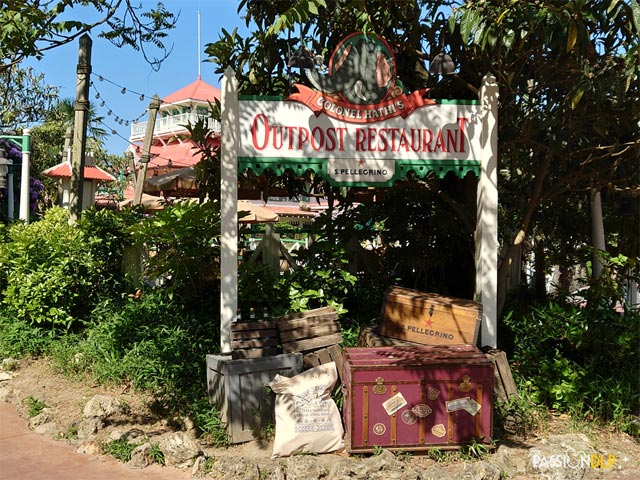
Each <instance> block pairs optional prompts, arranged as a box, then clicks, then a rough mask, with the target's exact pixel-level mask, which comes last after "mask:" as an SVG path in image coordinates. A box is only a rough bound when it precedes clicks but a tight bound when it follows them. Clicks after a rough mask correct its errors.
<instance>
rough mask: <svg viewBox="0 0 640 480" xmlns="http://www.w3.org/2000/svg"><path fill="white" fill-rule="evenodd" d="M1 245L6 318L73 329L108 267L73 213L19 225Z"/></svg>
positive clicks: (52, 214)
mask: <svg viewBox="0 0 640 480" xmlns="http://www.w3.org/2000/svg"><path fill="white" fill-rule="evenodd" d="M8 236H9V241H8V242H5V243H2V244H0V269H1V270H2V271H3V273H2V275H1V277H2V279H3V281H4V282H5V284H4V285H3V292H2V294H3V298H2V303H3V304H4V306H5V308H6V313H7V314H9V315H13V316H15V317H17V318H19V319H21V320H23V321H25V322H28V323H30V324H41V325H45V326H49V327H54V328H64V329H68V328H70V327H71V326H72V325H73V324H74V323H75V322H77V321H78V320H80V319H82V318H83V317H84V316H85V315H86V314H87V313H88V312H89V311H90V308H91V303H92V301H93V300H94V299H95V296H94V293H95V285H96V284H97V283H98V278H99V275H100V272H101V268H102V264H101V262H99V261H97V260H96V259H95V258H94V257H93V255H92V253H91V250H92V245H91V243H92V242H93V241H95V240H94V239H91V238H87V237H86V235H84V234H83V232H82V231H81V230H80V229H78V228H76V227H73V226H71V225H69V223H68V212H67V211H66V210H63V209H61V208H53V209H51V210H49V211H48V212H47V213H46V215H45V216H44V218H43V219H42V220H40V221H38V222H34V223H31V224H28V225H25V224H22V223H15V224H13V225H12V226H11V227H10V229H9V234H8Z"/></svg>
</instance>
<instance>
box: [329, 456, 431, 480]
mask: <svg viewBox="0 0 640 480" xmlns="http://www.w3.org/2000/svg"><path fill="white" fill-rule="evenodd" d="M328 478H330V479H331V480H347V479H359V480H422V478H423V477H422V472H421V471H419V470H418V469H415V468H413V467H410V466H408V465H405V464H404V463H403V462H401V461H400V460H398V459H397V458H396V456H395V455H394V454H393V453H392V452H391V451H389V450H383V451H382V452H381V453H380V454H379V455H375V456H372V457H368V458H365V459H362V460H361V461H352V460H340V461H338V462H336V463H334V464H333V466H332V468H331V472H330V474H329V476H328Z"/></svg>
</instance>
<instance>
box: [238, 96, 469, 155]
mask: <svg viewBox="0 0 640 480" xmlns="http://www.w3.org/2000/svg"><path fill="white" fill-rule="evenodd" d="M240 109H241V113H240V118H242V119H243V121H242V122H241V124H242V125H246V126H244V127H242V128H241V129H240V139H239V141H240V142H239V152H238V157H251V158H274V157H278V158H310V159H317V158H324V159H330V158H333V159H335V158H338V159H353V158H356V159H362V158H364V159H366V160H369V159H371V160H397V159H411V160H419V159H442V160H454V159H455V160H477V159H478V158H480V120H479V116H478V114H477V110H478V105H477V104H456V103H440V104H438V105H435V106H431V107H425V108H422V109H418V110H416V111H415V112H414V113H413V114H412V115H410V116H409V117H408V118H406V119H404V118H402V117H394V118H392V119H389V120H385V121H383V122H376V123H371V124H367V125H362V124H354V123H347V122H343V121H339V120H336V119H333V118H330V117H328V116H327V115H325V114H321V115H319V116H316V115H315V113H314V112H313V111H311V110H309V109H308V108H307V107H305V106H303V105H300V104H299V103H290V102H282V101H271V100H241V101H240Z"/></svg>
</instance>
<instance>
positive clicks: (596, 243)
mask: <svg viewBox="0 0 640 480" xmlns="http://www.w3.org/2000/svg"><path fill="white" fill-rule="evenodd" d="M591 236H592V242H593V249H594V252H593V262H592V263H593V273H592V277H593V279H594V280H597V279H598V278H599V277H600V274H601V273H602V269H603V265H602V260H601V259H600V256H599V255H598V252H600V251H606V250H607V246H606V244H605V241H604V220H603V218H602V197H601V195H600V190H598V189H595V188H594V189H592V190H591Z"/></svg>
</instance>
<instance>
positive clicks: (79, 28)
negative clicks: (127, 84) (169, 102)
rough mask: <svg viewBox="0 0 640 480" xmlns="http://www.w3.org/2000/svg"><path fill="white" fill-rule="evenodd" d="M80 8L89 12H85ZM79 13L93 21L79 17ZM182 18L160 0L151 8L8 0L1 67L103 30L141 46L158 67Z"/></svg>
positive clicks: (104, 1)
mask: <svg viewBox="0 0 640 480" xmlns="http://www.w3.org/2000/svg"><path fill="white" fill-rule="evenodd" d="M80 13H83V14H86V16H81V15H80ZM78 18H87V19H89V20H86V21H80V20H78ZM176 21H177V17H176V16H175V15H174V14H172V13H171V12H169V11H167V10H166V9H165V8H164V5H163V4H162V3H161V2H158V4H157V5H156V6H155V7H154V8H152V9H149V10H144V9H143V8H142V6H141V5H139V4H136V3H135V2H133V1H131V0H61V1H50V0H46V1H40V0H18V1H15V2H14V1H11V2H3V5H2V9H1V10H0V46H1V48H0V51H1V53H2V59H1V61H0V71H2V70H4V69H6V68H9V67H10V66H11V65H16V64H18V63H20V62H21V61H22V60H23V59H25V58H26V57H35V58H42V56H43V55H44V53H45V52H46V51H48V50H51V49H53V48H56V47H59V46H61V45H65V44H67V43H70V42H73V41H75V40H76V39H77V38H78V37H80V36H81V35H83V34H85V33H89V32H95V31H97V30H98V29H101V30H100V31H99V33H98V36H99V37H100V38H105V39H107V40H109V41H110V42H111V43H113V44H114V45H116V46H118V47H122V46H127V47H131V48H133V49H134V50H136V51H140V52H141V53H142V55H143V56H144V59H145V60H146V61H147V62H148V63H149V64H150V65H151V66H152V67H153V68H154V69H156V70H157V69H158V68H159V67H160V64H161V63H162V61H163V60H164V59H165V58H166V57H167V55H168V54H169V53H170V52H171V48H170V47H167V46H166V45H165V43H164V42H165V41H166V39H167V31H169V30H171V29H172V28H173V27H174V26H175V24H176Z"/></svg>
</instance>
